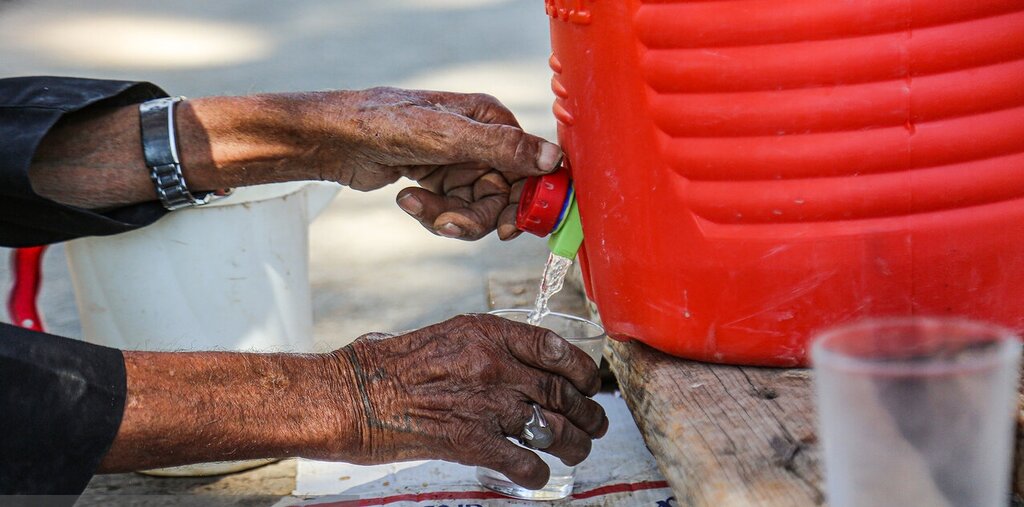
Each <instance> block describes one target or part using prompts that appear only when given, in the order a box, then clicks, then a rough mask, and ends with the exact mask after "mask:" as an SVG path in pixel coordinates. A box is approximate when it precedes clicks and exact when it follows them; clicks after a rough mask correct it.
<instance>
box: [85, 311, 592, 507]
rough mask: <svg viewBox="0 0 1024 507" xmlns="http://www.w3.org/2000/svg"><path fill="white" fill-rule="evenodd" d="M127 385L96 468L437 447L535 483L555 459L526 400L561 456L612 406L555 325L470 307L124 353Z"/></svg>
mask: <svg viewBox="0 0 1024 507" xmlns="http://www.w3.org/2000/svg"><path fill="white" fill-rule="evenodd" d="M124 358H125V370H126V374H127V385H128V396H127V399H126V400H125V407H124V415H123V417H122V419H121V425H120V428H119V429H118V433H117V436H116V438H115V439H114V442H113V445H112V446H111V448H110V451H109V452H108V453H107V455H106V456H105V457H104V459H103V462H102V463H101V466H100V471H101V472H125V471H131V470H144V469H147V468H158V467H166V466H174V465H184V464H188V463H200V462H206V461H224V460H238V459H253V458H285V457H294V456H299V457H305V458H315V459H324V460H335V461H346V462H351V463H361V464H375V463H390V462H395V461H404V460H413V459H443V460H447V461H453V462H457V463H462V464H466V465H482V466H486V467H489V468H492V469H494V470H498V471H499V472H502V473H504V474H505V475H506V476H507V477H509V478H510V479H512V480H513V481H515V482H517V483H519V484H521V485H523V486H526V487H532V488H539V487H541V486H543V485H544V484H545V483H546V482H547V478H548V470H547V466H545V465H544V463H543V461H541V460H540V458H538V457H537V456H536V455H535V454H534V453H533V452H531V451H529V450H526V449H523V448H521V447H518V446H516V445H514V444H513V443H512V442H510V441H509V440H508V439H507V438H506V437H513V438H515V437H518V436H519V435H520V434H521V433H522V431H523V426H524V425H525V424H526V421H527V420H528V419H529V416H530V403H537V404H538V405H540V406H541V407H543V410H544V415H545V417H546V418H547V420H548V422H549V423H550V426H551V429H552V432H553V434H554V443H553V444H552V445H551V446H550V447H548V448H547V449H546V452H549V453H551V454H553V455H555V456H558V457H560V458H562V460H563V461H564V462H566V463H567V464H576V463H579V462H580V461H582V460H583V459H584V458H585V457H586V456H587V455H588V454H589V453H590V442H591V439H593V438H598V437H601V436H603V435H604V433H605V431H607V429H608V419H607V418H606V417H605V414H604V410H603V409H602V408H601V406H600V405H598V404H597V403H596V402H594V401H593V400H592V399H590V398H588V396H591V395H593V394H595V393H596V392H597V390H598V387H599V386H600V381H599V379H598V373H597V366H596V365H595V364H594V361H593V360H591V359H590V357H588V356H587V355H586V354H585V353H583V352H582V351H581V350H580V349H578V348H576V347H574V346H572V345H570V344H569V343H568V342H566V341H565V340H563V339H562V338H560V337H558V336H557V335H555V334H554V333H552V332H550V331H548V330H546V329H542V328H539V327H533V326H528V325H526V324H521V323H517V322H512V321H509V320H505V319H502V318H500V317H495V316H492V315H463V316H459V317H455V318H453V319H450V320H447V321H445V322H442V323H440V324H436V325H433V326H429V327H426V328H423V329H420V330H417V331H412V332H409V333H405V334H402V335H398V336H394V337H390V338H386V339H375V338H373V337H371V336H366V337H363V338H361V339H359V340H357V341H356V342H354V343H352V344H351V345H349V346H347V347H344V348H342V349H340V350H337V351H334V352H332V353H328V354H316V355H313V354H246V353H239V352H131V351H126V352H125V353H124Z"/></svg>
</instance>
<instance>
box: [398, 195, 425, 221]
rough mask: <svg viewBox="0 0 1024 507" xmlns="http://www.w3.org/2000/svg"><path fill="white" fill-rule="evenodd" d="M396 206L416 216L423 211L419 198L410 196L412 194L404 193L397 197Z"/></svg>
mask: <svg viewBox="0 0 1024 507" xmlns="http://www.w3.org/2000/svg"><path fill="white" fill-rule="evenodd" d="M398 207H399V208H402V210H403V211H405V212H406V213H408V214H410V215H412V216H414V217H418V216H420V214H421V213H423V203H422V202H420V200H419V199H417V198H415V197H413V196H412V194H406V195H403V196H402V197H399V198H398Z"/></svg>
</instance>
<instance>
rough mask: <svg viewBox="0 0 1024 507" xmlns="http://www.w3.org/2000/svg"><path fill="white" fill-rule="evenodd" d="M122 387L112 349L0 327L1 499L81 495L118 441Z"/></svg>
mask: <svg viewBox="0 0 1024 507" xmlns="http://www.w3.org/2000/svg"><path fill="white" fill-rule="evenodd" d="M126 382H127V380H126V376H125V367H124V356H123V355H122V354H121V351H119V350H117V349H111V348H107V347H101V346H99V345H93V344H89V343H85V342H80V341H77V340H71V339H68V338H61V337H57V336H53V335H49V334H44V333H36V332H32V331H28V330H25V329H21V328H18V327H14V326H11V325H8V324H0V435H3V436H2V437H0V495H22V494H32V495H41V494H45V495H77V494H79V493H81V492H82V491H83V490H84V489H85V486H86V485H87V484H88V483H89V479H90V478H92V475H93V474H94V473H95V471H96V469H97V468H98V467H99V464H100V461H101V460H102V459H103V456H105V455H106V453H107V451H109V450H110V446H111V444H112V443H113V441H114V437H115V436H116V435H117V431H118V428H119V427H120V424H121V416H122V414H123V413H124V402H125V395H126V392H127V387H126V385H127V384H126ZM0 503H2V502H0Z"/></svg>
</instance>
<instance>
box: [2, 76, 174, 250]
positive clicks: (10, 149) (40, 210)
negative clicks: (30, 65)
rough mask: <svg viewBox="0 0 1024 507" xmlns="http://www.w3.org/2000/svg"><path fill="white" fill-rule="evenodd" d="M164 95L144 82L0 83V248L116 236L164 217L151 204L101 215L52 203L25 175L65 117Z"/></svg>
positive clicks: (20, 80) (62, 80)
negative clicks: (45, 139)
mask: <svg viewBox="0 0 1024 507" xmlns="http://www.w3.org/2000/svg"><path fill="white" fill-rule="evenodd" d="M166 96H167V94H166V93H165V92H164V91H163V90H161V89H160V88H158V87H157V86H155V85H153V84H151V83H146V82H128V81H106V80H96V79H81V78H64V77H23V78H9V79H0V244H2V245H6V246H30V245H39V244H45V243H54V242H58V241H66V240H69V239H73V238H77V237H81V236H105V235H110V234H117V233H121V232H127V231H130V230H133V229H136V228H139V227H142V226H145V225H149V224H151V223H153V222H154V221H156V220H157V219H158V218H160V217H161V216H163V215H164V213H165V212H166V210H164V208H163V207H162V206H161V205H160V204H159V203H158V202H156V201H153V202H147V203H141V204H136V205H131V206H124V207H121V208H116V209H112V210H105V211H103V212H96V211H90V210H86V209H82V208H76V207H73V206H67V205H64V204H60V203H57V202H54V201H51V200H49V199H46V198H44V197H42V196H39V195H37V194H36V193H35V192H34V191H33V190H32V186H31V184H30V183H29V177H28V170H29V166H30V165H31V163H32V158H33V157H34V156H35V152H36V149H37V148H38V146H39V142H40V141H41V140H42V139H43V137H44V136H45V135H46V134H47V132H49V131H50V129H51V128H53V126H54V125H56V124H57V122H58V121H60V119H61V118H62V117H63V116H64V115H66V114H69V113H73V112H76V111H81V110H83V109H85V108H96V107H98V108H102V107H120V106H126V105H131V104H136V103H139V102H144V101H146V100H149V99H153V98H159V97H166ZM140 149H141V147H140Z"/></svg>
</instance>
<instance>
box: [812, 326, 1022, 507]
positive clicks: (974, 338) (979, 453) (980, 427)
mask: <svg viewBox="0 0 1024 507" xmlns="http://www.w3.org/2000/svg"><path fill="white" fill-rule="evenodd" d="M1020 355H1021V344H1020V341H1019V340H1018V338H1017V337H1016V336H1014V334H1013V333H1012V332H1010V331H1008V330H1006V329H1003V328H1000V327H997V326H993V325H989V324H984V323H979V322H973V321H967V320H960V319H950V318H929V317H907V318H894V319H880V320H869V321H864V322H861V323H857V324H853V325H850V326H846V327H841V328H838V329H835V330H831V331H827V332H825V333H823V334H821V335H820V336H818V337H817V338H816V339H815V341H814V344H813V347H812V359H813V363H814V371H815V384H816V391H817V398H818V399H817V402H818V411H819V417H820V427H821V438H822V444H823V447H824V454H825V472H826V482H827V494H828V501H829V505H831V506H832V507H853V506H858V507H859V506H871V507H888V506H893V507H895V506H906V505H936V506H949V507H958V506H963V507H967V506H970V507H989V506H992V507H995V506H1006V505H1008V503H1009V494H1010V489H1009V481H1010V460H1011V450H1012V448H1013V427H1014V411H1015V409H1016V406H1017V382H1018V375H1019V364H1020Z"/></svg>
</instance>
